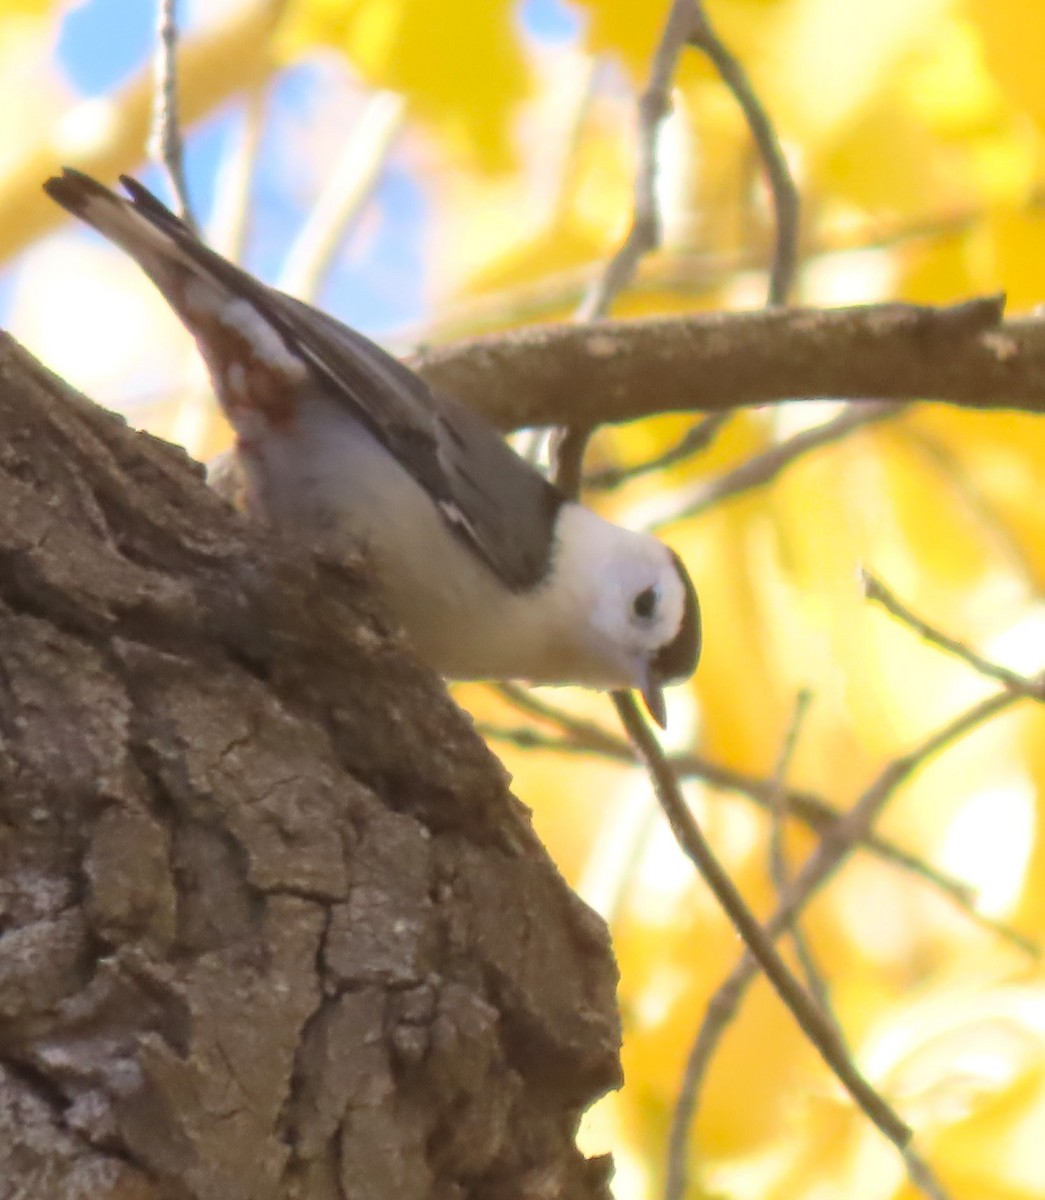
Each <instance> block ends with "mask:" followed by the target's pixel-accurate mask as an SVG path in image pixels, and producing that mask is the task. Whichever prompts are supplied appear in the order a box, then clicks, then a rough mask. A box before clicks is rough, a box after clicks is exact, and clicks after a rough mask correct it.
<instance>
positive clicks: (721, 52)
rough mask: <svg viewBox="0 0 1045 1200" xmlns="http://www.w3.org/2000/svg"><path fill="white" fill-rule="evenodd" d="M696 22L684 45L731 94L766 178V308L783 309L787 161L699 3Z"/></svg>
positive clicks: (791, 250)
mask: <svg viewBox="0 0 1045 1200" xmlns="http://www.w3.org/2000/svg"><path fill="white" fill-rule="evenodd" d="M696 9H697V13H696V16H697V21H696V26H695V29H694V31H693V33H692V34H691V35H690V45H692V46H697V47H699V48H700V49H701V50H703V52H704V53H705V54H706V55H707V56H708V58H710V59H711V61H712V63H714V65H715V69H716V70H717V71H718V73H719V75H720V77H721V79H722V82H723V83H724V84H725V85H726V87H727V88H729V90H730V92H732V94H733V97H734V98H735V99H736V101H737V103H738V104H739V105H740V108H741V111H742V112H743V114H744V119H745V120H746V121H747V125H748V128H749V129H750V131H751V136H752V137H753V138H754V141H755V146H756V148H757V149H758V153H759V157H760V158H761V159H762V165H763V167H764V168H765V172H766V178H767V179H768V181H769V187H770V190H771V191H772V193H773V213H774V216H775V219H776V246H775V249H774V251H773V264H772V268H771V270H770V276H769V298H768V300H767V304H769V305H771V306H775V305H778V304H786V303H787V298H788V296H789V295H790V294H791V289H792V287H793V285H794V279H795V271H796V269H797V266H798V244H799V212H800V204H799V197H798V188H797V187H796V186H795V181H794V179H793V178H792V176H791V172H790V170H789V169H788V165H787V159H786V158H785V157H784V152H783V150H781V148H780V142H779V140H778V138H777V135H776V130H775V129H774V128H773V124H772V122H771V121H770V119H769V116H768V114H767V113H766V110H765V108H764V107H763V105H762V102H761V100H759V98H758V95H757V93H756V92H755V89H754V88H753V87H752V86H751V81H750V79H748V77H747V72H746V71H745V70H744V68H743V66H741V64H740V62H739V61H738V60H737V59H736V58H735V57H734V56H733V54H732V53H731V52H730V50H729V48H728V46H726V45H725V44H724V43H723V42H722V40H721V39H720V38H719V37H718V35H717V34H716V33H715V31H714V29H713V28H712V26H711V22H710V21H709V20H708V17H707V13H706V11H705V9H704V5H703V3H698V4H697V6H696Z"/></svg>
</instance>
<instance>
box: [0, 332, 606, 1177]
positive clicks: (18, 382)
mask: <svg viewBox="0 0 1045 1200" xmlns="http://www.w3.org/2000/svg"><path fill="white" fill-rule="evenodd" d="M507 783H508V781H507V779H506V777H505V773H504V771H503V770H502V769H501V768H500V767H499V765H498V763H497V762H496V760H495V759H494V758H493V757H492V756H491V755H490V753H489V752H488V751H487V749H486V747H485V745H484V744H483V742H482V741H481V740H480V739H479V737H478V736H477V735H476V734H475V732H474V730H473V729H472V727H471V725H470V723H469V721H468V719H467V717H466V716H464V715H463V714H462V713H461V712H460V711H459V710H458V709H457V708H456V707H455V706H454V705H453V703H452V702H451V701H450V700H449V698H448V697H447V695H446V692H445V690H444V688H443V686H442V684H441V683H440V681H439V680H438V679H437V678H436V677H434V676H433V675H432V674H431V673H430V672H429V671H427V670H426V669H424V668H423V667H422V666H420V665H419V664H418V663H417V662H416V661H414V660H413V659H412V658H411V657H410V656H409V654H408V653H407V652H406V651H405V649H404V646H403V643H402V641H401V640H400V638H399V637H398V635H396V634H395V633H394V632H392V631H390V630H389V629H388V627H387V626H386V625H385V624H384V622H383V620H382V617H381V615H380V611H379V609H378V608H377V607H376V606H375V604H374V602H373V600H372V599H371V594H370V590H369V588H368V585H367V568H366V563H365V561H364V559H363V558H362V557H361V556H358V555H357V556H355V557H351V558H346V559H344V560H338V561H335V560H333V559H332V558H330V557H319V556H317V555H313V554H312V553H310V552H309V551H307V550H306V549H305V548H302V547H299V546H294V545H291V544H288V541H287V540H282V539H280V538H278V537H277V536H276V535H274V534H273V533H271V532H269V531H266V530H264V529H261V528H259V527H257V526H255V525H253V524H251V523H249V522H247V521H246V520H244V519H243V518H242V517H240V516H239V515H238V514H236V513H235V512H233V511H232V510H231V509H230V508H228V507H227V505H226V504H225V503H224V501H222V500H221V499H220V498H219V497H218V496H216V495H215V494H214V493H213V492H211V491H210V490H208V489H207V488H206V487H205V486H204V483H203V480H202V475H201V471H200V468H199V467H198V466H197V465H196V464H195V463H193V462H191V461H190V460H189V459H188V458H187V457H186V456H185V455H184V454H183V453H182V452H181V451H179V450H176V449H174V448H173V447H171V446H168V445H167V444H165V443H163V442H160V441H158V440H156V439H154V438H150V437H147V436H145V435H141V434H137V433H135V432H133V431H131V430H129V429H127V427H126V426H125V425H124V424H123V423H122V422H121V421H120V420H119V419H118V418H116V417H114V416H112V415H111V414H109V413H106V412H104V411H103V410H101V409H99V408H97V407H96V406H95V405H93V404H91V403H90V402H89V401H86V400H84V399H83V398H82V397H79V396H77V395H75V394H72V393H70V391H69V390H68V389H67V388H66V387H65V386H64V385H63V384H61V383H60V382H59V381H57V380H55V379H53V378H52V377H50V376H48V375H46V374H45V373H43V372H42V371H41V370H40V368H39V367H38V366H36V365H35V364H34V363H33V362H32V361H31V360H30V359H29V358H28V357H27V356H26V355H25V353H24V352H23V351H21V350H20V349H19V348H18V347H17V346H16V345H15V344H14V343H13V342H11V340H10V339H7V338H2V339H0V1197H2V1198H4V1200H6V1198H7V1197H25V1198H26V1200H67V1198H72V1197H77V1198H83V1200H87V1198H88V1197H90V1198H91V1200H109V1198H112V1200H115V1198H116V1197H120V1198H121V1200H129V1198H131V1197H134V1198H138V1197H143V1198H144V1197H161V1196H162V1197H177V1198H183V1197H185V1198H187V1197H192V1198H199V1200H203V1198H208V1200H240V1198H242V1200H247V1198H248V1197H249V1198H251V1200H260V1198H269V1197H288V1198H289V1197H301V1198H305V1197H308V1198H309V1200H326V1198H327V1197H331V1198H332V1197H338V1198H351V1200H356V1198H359V1200H364V1198H365V1200H383V1198H385V1197H389V1198H391V1197H393V1196H394V1197H396V1200H413V1198H414V1197H433V1198H434V1197H446V1198H447V1200H450V1198H451V1197H453V1198H464V1197H468V1196H473V1195H474V1196H477V1197H478V1196H482V1197H483V1198H484V1200H493V1198H497V1197H505V1198H507V1197H528V1198H531V1197H532V1198H544V1197H547V1198H548V1200H551V1198H553V1197H559V1196H563V1197H571V1198H576V1200H588V1198H595V1197H603V1196H605V1195H606V1194H607V1184H606V1179H607V1175H608V1169H607V1167H608V1164H607V1162H606V1161H605V1160H594V1161H591V1162H588V1161H586V1160H585V1159H584V1158H583V1157H582V1156H581V1155H580V1154H579V1153H578V1151H577V1150H576V1148H575V1146H574V1142H573V1135H574V1132H575V1128H576V1124H577V1119H578V1115H579V1113H580V1112H581V1111H583V1109H584V1108H585V1107H586V1106H587V1105H588V1104H589V1103H590V1102H591V1101H592V1099H593V1098H594V1097H596V1096H598V1095H599V1094H600V1093H602V1092H603V1091H605V1090H606V1089H607V1088H609V1087H612V1086H614V1085H615V1084H616V1083H617V1082H618V1077H619V1062H618V1056H617V1050H618V1042H619V1030H618V1023H617V1015H616V1009H615V1002H614V984H615V971H614V966H613V961H612V956H611V953H610V949H609V944H608V939H607V934H606V930H605V928H604V926H603V924H602V922H601V921H600V920H599V919H598V918H597V917H595V916H594V915H593V914H592V913H591V912H589V911H588V910H587V909H586V908H585V907H584V906H583V905H582V904H581V903H580V902H579V901H578V900H577V899H576V898H575V897H574V896H573V895H572V894H571V893H570V892H569V891H568V889H567V888H566V886H565V884H564V883H563V881H562V880H561V878H560V877H559V876H558V874H557V873H556V871H555V868H554V866H553V865H552V864H551V862H550V861H549V859H548V857H547V855H546V854H545V852H544V851H543V849H542V848H541V846H540V845H539V843H538V842H537V841H536V839H535V837H534V835H533V833H532V831H531V828H530V825H529V821H528V818H527V814H526V811H525V810H524V809H523V807H522V806H521V805H520V804H519V803H518V802H517V801H515V800H514V799H513V797H512V796H511V794H510V793H509V792H508V789H507Z"/></svg>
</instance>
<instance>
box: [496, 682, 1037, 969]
mask: <svg viewBox="0 0 1045 1200" xmlns="http://www.w3.org/2000/svg"><path fill="white" fill-rule="evenodd" d="M494 690H495V691H496V692H497V693H498V694H499V695H501V696H503V698H504V699H505V700H507V701H508V703H509V704H511V705H512V706H513V707H514V708H517V709H518V710H519V711H521V712H524V713H527V714H528V715H530V716H533V717H536V718H537V719H538V720H541V721H544V722H546V723H548V724H550V725H552V726H554V727H555V728H556V729H558V730H560V731H561V733H562V734H563V735H564V738H543V737H541V735H540V734H538V733H536V732H535V731H534V730H532V729H525V730H523V729H504V728H501V727H497V726H487V727H486V731H487V733H488V734H489V736H491V737H495V738H501V739H503V740H506V741H511V742H512V743H513V744H515V745H519V746H521V747H522V748H523V749H533V748H538V749H544V750H549V751H552V752H555V753H565V754H569V753H573V754H599V755H602V756H603V757H606V758H611V759H614V760H616V761H617V762H621V763H634V762H635V757H636V756H635V748H634V747H633V746H632V745H631V744H630V743H629V742H627V741H625V740H623V739H622V738H619V737H616V736H615V735H614V734H612V733H609V732H608V731H607V730H605V729H603V728H602V727H601V726H600V725H597V724H595V723H594V722H591V721H586V720H584V719H583V718H580V717H575V716H573V715H572V714H570V713H567V712H565V711H564V710H562V709H560V708H557V707H555V706H554V705H551V704H548V703H547V702H546V701H544V700H541V699H539V698H538V697H537V696H535V695H534V694H533V693H532V692H529V691H527V690H526V689H524V688H522V687H519V686H518V685H517V684H511V683H507V684H497V685H494ZM668 761H669V762H670V763H671V765H672V767H673V769H674V770H675V772H676V773H677V775H678V776H679V778H680V779H695V780H699V781H700V782H701V783H704V784H706V785H708V786H709V787H713V788H717V789H719V790H721V791H727V792H736V793H737V794H738V795H741V796H744V797H746V798H747V799H748V800H750V801H751V802H752V803H754V804H757V805H758V806H759V807H760V808H763V809H765V810H767V811H771V810H772V805H773V802H774V785H773V782H772V781H771V780H766V779H760V778H758V777H757V776H754V775H748V774H745V773H744V772H742V771H737V770H734V769H733V768H732V767H726V766H723V765H722V764H720V763H713V762H711V761H709V760H708V759H706V758H703V757H702V756H701V755H699V754H693V753H682V754H673V755H671V757H670V758H669V760H668ZM786 795H787V810H788V816H789V817H791V818H793V819H794V820H798V821H801V822H802V823H803V824H804V825H806V826H807V827H808V828H809V829H811V830H812V831H813V832H814V833H818V834H820V835H823V834H824V833H825V831H826V830H827V829H828V828H830V827H831V826H833V825H834V824H835V823H836V822H837V821H839V820H840V819H841V818H842V816H843V815H844V814H843V813H842V812H841V811H839V810H838V809H836V808H834V807H832V806H831V805H830V804H828V802H827V801H826V800H824V799H823V798H822V797H821V796H818V795H816V794H815V793H814V792H808V791H803V790H800V789H796V788H788V789H787V793H786ZM860 846H861V848H862V849H863V850H865V851H867V853H869V854H873V855H875V856H876V857H878V858H879V859H881V860H882V861H883V862H886V863H888V864H890V865H891V866H894V867H896V868H898V869H899V870H901V871H906V872H907V873H908V874H911V875H913V876H915V877H916V878H918V879H921V880H923V881H924V882H925V883H926V884H928V885H929V886H930V887H932V888H935V889H936V890H937V891H939V892H940V893H941V894H942V895H943V896H944V897H945V898H946V899H948V900H949V901H950V902H951V903H952V904H954V905H955V906H956V907H957V908H958V909H960V911H961V912H962V913H963V914H964V915H965V917H966V918H968V920H970V921H971V922H972V923H973V924H975V925H978V926H980V927H981V928H982V929H984V930H986V931H987V932H989V933H991V934H993V935H994V936H996V937H999V938H1001V939H1002V940H1003V941H1006V942H1008V943H1009V944H1010V945H1012V946H1015V947H1016V948H1017V949H1019V950H1021V951H1022V952H1023V953H1024V954H1027V955H1029V956H1030V957H1031V958H1040V957H1041V952H1042V948H1041V946H1040V945H1039V944H1038V943H1037V942H1036V941H1034V940H1033V939H1032V938H1029V937H1027V936H1026V935H1025V934H1023V933H1021V932H1020V931H1019V930H1018V929H1014V928H1013V927H1012V926H1011V925H1008V924H1006V923H1005V922H1003V921H998V920H996V919H995V918H993V917H989V916H987V915H986V914H984V913H981V912H978V911H977V909H976V893H975V890H974V889H973V888H971V887H970V886H969V885H968V884H967V883H963V882H962V881H961V880H959V879H955V878H954V877H953V876H951V875H948V874H946V873H945V872H943V871H940V870H938V869H937V868H935V867H933V866H931V865H930V864H929V863H927V862H925V861H924V860H923V859H921V858H918V857H917V856H916V855H914V854H911V853H910V852H908V851H907V850H904V849H903V848H902V847H900V846H897V845H896V844H895V843H894V842H890V841H889V840H888V839H886V838H883V837H882V836H881V835H880V834H878V833H875V832H874V830H868V832H867V833H866V834H865V836H864V838H863V840H862V841H861V843H860Z"/></svg>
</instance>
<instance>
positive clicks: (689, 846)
mask: <svg viewBox="0 0 1045 1200" xmlns="http://www.w3.org/2000/svg"><path fill="white" fill-rule="evenodd" d="M613 703H614V706H615V707H616V709H617V713H618V715H619V716H620V719H621V723H622V724H623V725H624V728H625V729H626V730H627V733H628V736H629V737H630V738H631V741H632V743H633V744H634V745H635V748H636V749H637V750H638V752H639V754H640V755H641V756H642V758H643V760H644V761H645V764H646V769H647V771H648V772H649V775H650V779H651V780H652V782H653V786H654V790H655V791H656V794H657V799H658V800H659V801H660V804H661V807H662V808H663V810H664V814H665V816H666V817H667V818H668V821H669V823H670V824H671V828H672V831H673V832H674V834H675V837H676V839H677V841H678V843H679V847H680V848H681V849H682V851H683V853H684V854H685V855H686V857H687V858H689V859H690V861H691V862H693V864H694V865H695V866H696V868H697V870H698V871H699V872H700V876H701V878H702V879H703V880H704V882H705V883H706V884H707V885H708V887H709V888H710V889H711V891H712V893H713V894H714V896H715V899H716V900H717V901H718V902H719V904H720V905H721V906H722V908H723V910H724V911H725V913H726V915H727V916H728V917H729V920H730V923H731V924H732V925H733V926H734V928H735V929H736V930H737V932H738V933H739V934H740V936H741V937H742V938H743V939H744V944H745V946H747V948H748V951H749V952H750V954H751V955H752V956H753V957H754V958H755V959H756V960H757V962H758V966H759V967H760V968H761V970H762V971H763V973H764V974H765V976H766V978H767V979H768V980H769V982H770V983H771V984H772V985H773V987H774V988H775V989H776V991H777V993H778V995H779V996H780V998H781V999H782V1000H783V1001H784V1003H785V1004H786V1005H787V1007H788V1010H789V1011H790V1013H791V1015H792V1016H793V1017H794V1018H795V1020H796V1021H797V1022H798V1024H799V1026H800V1027H801V1029H802V1032H803V1033H804V1034H805V1035H806V1037H807V1038H808V1039H809V1040H810V1042H812V1044H813V1045H814V1046H815V1047H816V1049H817V1051H818V1052H819V1054H820V1055H821V1057H822V1058H823V1060H824V1062H825V1063H826V1064H827V1065H828V1067H830V1069H831V1071H832V1073H833V1074H834V1076H835V1078H836V1079H837V1080H838V1081H839V1082H840V1083H841V1084H842V1086H843V1087H844V1088H845V1089H846V1091H847V1092H848V1093H849V1094H850V1096H852V1098H853V1100H854V1101H855V1102H856V1104H857V1105H858V1106H859V1108H860V1109H861V1110H862V1111H863V1112H864V1113H865V1115H866V1116H867V1118H868V1120H870V1121H871V1122H872V1123H873V1124H874V1125H875V1126H876V1128H878V1129H879V1130H881V1132H882V1133H883V1134H884V1135H885V1137H887V1138H888V1139H889V1140H890V1141H891V1142H892V1143H893V1144H894V1145H895V1146H896V1147H897V1148H898V1149H900V1150H901V1151H904V1150H905V1149H906V1147H907V1144H908V1142H909V1141H910V1139H911V1130H910V1128H909V1127H908V1126H907V1125H906V1124H905V1123H904V1121H902V1120H901V1119H900V1117H899V1116H897V1114H896V1113H895V1112H894V1111H893V1110H892V1108H890V1106H889V1105H888V1104H886V1102H885V1101H884V1100H883V1099H882V1097H881V1096H880V1095H879V1094H878V1093H877V1092H876V1091H875V1089H874V1088H873V1087H871V1085H870V1084H869V1083H868V1082H867V1080H866V1079H865V1078H864V1077H863V1076H862V1075H861V1074H860V1072H859V1071H858V1070H857V1069H856V1066H855V1064H854V1063H853V1061H852V1059H851V1058H850V1057H849V1055H848V1053H847V1051H846V1049H845V1046H844V1045H842V1044H841V1043H840V1042H839V1039H838V1035H837V1033H836V1032H835V1029H834V1027H833V1026H832V1024H831V1023H830V1022H829V1021H827V1020H825V1019H824V1016H823V1014H822V1013H821V1011H820V1009H819V1006H818V1005H817V1004H816V1001H815V1000H813V999H812V998H811V997H810V996H809V994H808V993H807V992H806V991H805V989H804V988H803V987H802V985H801V984H800V983H799V982H798V980H797V979H796V978H795V977H794V975H793V974H792V973H791V971H790V970H788V968H787V965H786V964H785V963H784V960H783V959H782V958H781V957H780V955H779V954H778V953H777V950H776V948H775V947H774V945H773V943H772V940H771V939H770V938H768V937H767V936H766V933H765V931H764V930H763V929H762V926H761V925H760V924H759V923H758V920H757V919H756V918H755V916H754V914H753V913H752V912H751V910H750V909H749V908H748V906H747V904H746V903H745V902H744V898H743V897H742V896H741V894H740V893H739V892H738V891H737V888H736V885H735V884H734V883H733V881H732V879H730V877H729V875H728V874H727V873H726V871H725V870H724V869H723V867H722V865H721V864H720V863H719V861H718V859H717V858H716V857H715V854H714V853H713V851H712V849H711V847H710V845H708V842H707V840H706V839H705V837H704V835H703V833H702V832H701V829H700V826H699V825H698V824H697V822H696V820H695V819H694V817H693V814H692V813H691V812H690V811H689V808H688V807H687V805H686V802H685V800H684V799H683V797H682V793H681V791H680V789H679V785H678V780H677V778H676V776H675V773H674V771H673V770H672V768H671V764H670V763H669V762H668V760H667V758H666V757H665V756H664V752H663V751H662V750H661V748H660V744H659V743H658V742H657V739H656V738H655V737H654V736H653V734H652V733H651V732H650V730H649V729H648V727H647V725H646V722H645V720H644V719H643V717H642V714H641V713H640V712H639V707H638V705H637V704H636V703H635V699H634V697H633V696H632V695H631V694H630V693H629V692H614V694H613ZM687 1128H688V1126H687ZM681 1194H682V1193H681V1192H680V1193H679V1195H680V1196H681Z"/></svg>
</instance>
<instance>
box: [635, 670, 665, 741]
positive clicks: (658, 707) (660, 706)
mask: <svg viewBox="0 0 1045 1200" xmlns="http://www.w3.org/2000/svg"><path fill="white" fill-rule="evenodd" d="M640 691H641V692H642V699H643V700H644V701H645V702H646V711H647V712H648V713H649V715H650V716H651V717H652V718H653V719H654V721H656V722H657V724H658V725H659V726H660V727H661V729H667V727H668V708H667V705H666V704H665V703H664V688H663V686H662V684H661V682H660V679H659V678H658V677H657V673H656V672H655V671H654V669H653V667H652V665H650V666H647V667H646V669H645V671H644V672H643V679H642V687H641V688H640Z"/></svg>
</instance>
